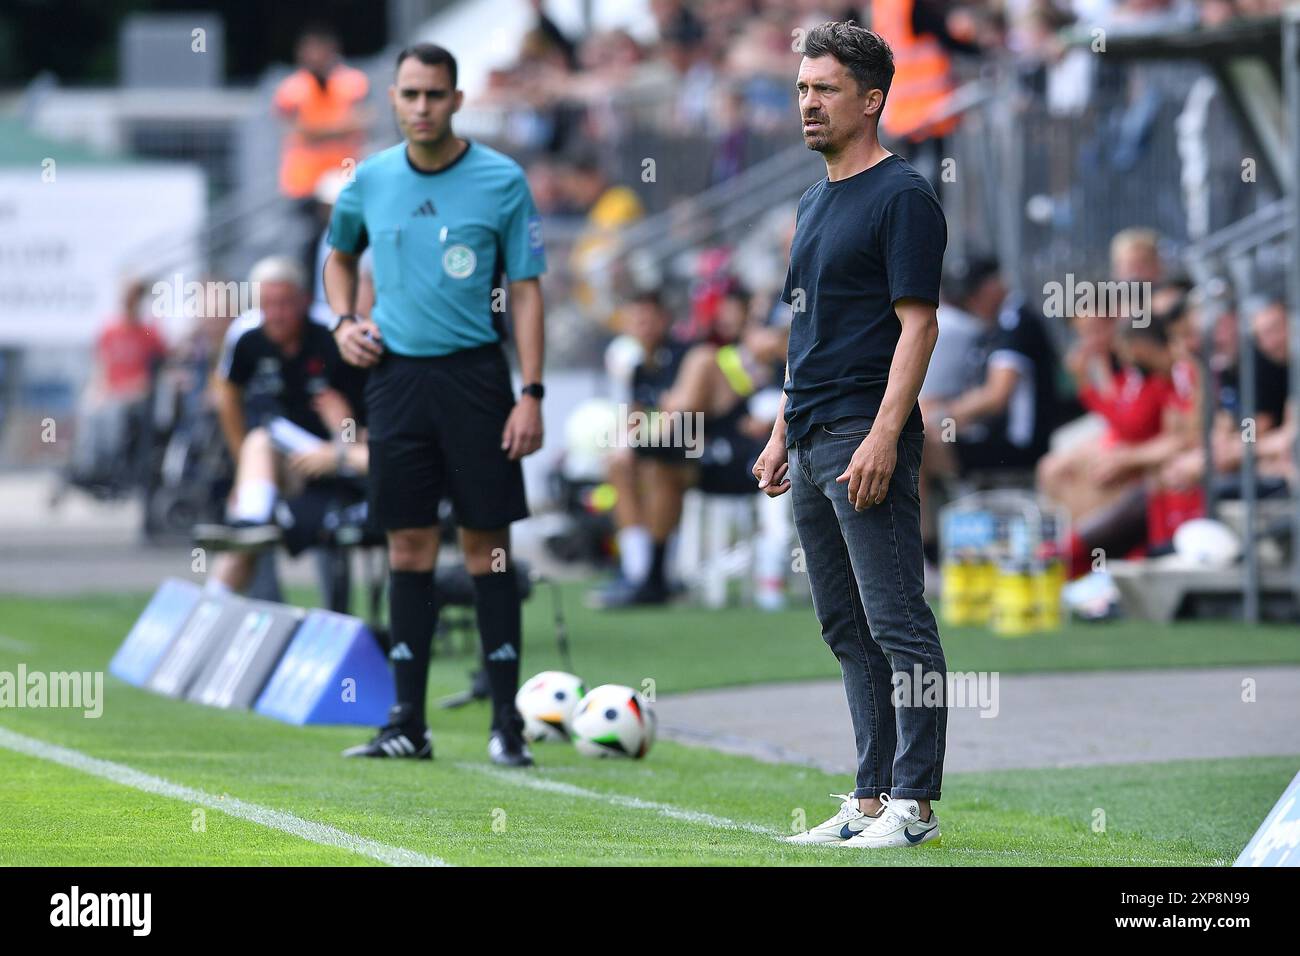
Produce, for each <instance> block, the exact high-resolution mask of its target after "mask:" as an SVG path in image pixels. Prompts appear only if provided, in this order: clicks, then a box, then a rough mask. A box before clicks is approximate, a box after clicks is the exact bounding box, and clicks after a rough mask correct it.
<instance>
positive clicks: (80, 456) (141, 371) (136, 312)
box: [70, 280, 167, 484]
mask: <svg viewBox="0 0 1300 956" xmlns="http://www.w3.org/2000/svg"><path fill="white" fill-rule="evenodd" d="M148 288H149V287H148V285H147V284H146V283H145V282H144V281H142V280H132V281H130V282H128V283H127V284H126V286H125V288H124V289H123V293H122V311H121V312H120V313H119V314H118V315H117V316H115V317H114V318H113V319H112V320H110V321H109V323H108V324H107V325H106V326H105V327H104V329H103V330H102V331H101V332H100V333H99V337H98V338H97V339H96V341H95V370H94V375H93V377H92V379H91V382H90V384H89V386H88V387H87V389H86V393H85V395H84V396H83V398H82V407H81V411H80V423H79V427H78V433H79V434H78V437H77V439H76V443H75V445H74V448H73V454H72V472H71V475H70V479H71V480H72V481H73V482H75V483H78V484H87V483H88V484H98V483H105V484H113V483H115V482H117V481H123V482H126V483H128V484H129V483H130V482H131V481H133V480H134V479H136V478H139V477H140V475H141V473H142V472H141V470H142V468H143V466H144V462H143V451H144V449H143V438H144V431H145V429H146V427H147V424H148V419H149V416H148V412H149V409H148V399H149V392H150V389H151V387H152V385H153V380H154V374H155V372H156V371H157V369H158V366H159V365H161V364H162V362H163V360H164V359H165V358H166V357H167V345H166V343H165V342H164V341H163V337H162V333H161V332H159V331H158V329H157V328H156V327H155V326H153V325H150V324H149V323H147V322H145V320H144V317H143V307H144V300H145V296H146V295H147V293H148Z"/></svg>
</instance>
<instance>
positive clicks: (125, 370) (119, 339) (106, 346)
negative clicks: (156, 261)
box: [95, 281, 167, 402]
mask: <svg viewBox="0 0 1300 956" xmlns="http://www.w3.org/2000/svg"><path fill="white" fill-rule="evenodd" d="M145 291H146V286H145V284H144V282H141V281H134V282H131V283H130V284H129V285H128V286H127V288H126V291H125V293H124V295H123V299H122V313H121V314H120V315H119V316H117V317H116V318H114V319H113V320H112V321H111V322H109V324H108V325H106V326H105V327H104V329H103V331H102V332H100V333H99V338H98V340H97V341H96V342H95V364H96V369H97V371H98V375H99V378H98V381H97V383H96V385H97V392H98V398H99V399H100V401H121V402H131V401H136V400H138V399H140V398H143V397H144V396H145V394H146V393H147V392H148V391H149V382H150V379H151V377H152V372H153V368H154V365H155V364H156V363H157V362H158V361H160V360H161V359H163V358H164V357H165V356H166V355H167V345H166V343H165V342H164V341H163V337H162V334H161V333H160V332H159V331H158V330H157V329H156V328H155V327H154V326H152V325H149V324H147V323H146V322H145V321H144V320H143V319H142V318H141V316H140V307H141V305H142V303H143V301H144V297H145Z"/></svg>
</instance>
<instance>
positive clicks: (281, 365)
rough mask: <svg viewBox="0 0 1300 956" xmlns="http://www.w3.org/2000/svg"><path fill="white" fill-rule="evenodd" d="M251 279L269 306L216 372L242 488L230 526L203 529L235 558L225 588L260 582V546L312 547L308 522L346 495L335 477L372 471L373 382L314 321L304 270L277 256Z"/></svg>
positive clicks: (248, 321) (222, 577) (228, 346)
mask: <svg viewBox="0 0 1300 956" xmlns="http://www.w3.org/2000/svg"><path fill="white" fill-rule="evenodd" d="M249 281H250V282H253V283H256V285H257V288H258V293H259V295H258V298H259V302H260V306H261V307H260V309H258V310H257V311H256V312H252V313H249V314H247V315H245V316H242V317H241V318H240V319H239V320H237V321H236V322H234V323H233V324H232V325H231V326H230V331H229V333H228V334H227V336H226V342H225V349H224V352H223V354H222V357H221V361H220V363H219V366H218V369H217V372H216V374H215V376H214V378H215V381H214V390H215V392H216V407H217V414H218V417H219V419H220V422H221V429H222V433H223V435H224V436H225V439H226V445H227V447H228V448H229V450H230V455H231V458H232V460H234V461H235V462H236V476H235V487H234V489H233V491H232V494H231V500H230V504H229V507H228V509H227V523H226V524H223V525H200V526H198V527H197V528H196V529H195V540H196V542H197V543H198V544H199V545H201V546H203V547H211V548H214V549H219V550H223V551H226V552H227V553H224V554H222V555H221V556H220V558H219V560H218V561H217V562H216V563H215V564H214V566H213V568H212V573H211V576H210V578H209V581H210V585H211V587H213V588H214V589H218V590H221V589H226V590H234V591H239V590H243V589H244V588H245V587H246V586H247V585H248V584H249V583H250V581H251V579H252V576H253V571H254V562H253V554H252V551H253V550H256V549H259V548H263V547H266V546H269V545H274V544H276V543H279V542H280V541H284V542H285V543H286V544H288V545H290V547H291V548H295V549H296V548H299V547H306V546H307V544H308V543H309V542H307V541H305V540H302V539H301V537H300V532H301V530H302V529H303V528H305V527H307V526H309V525H310V523H311V522H310V521H308V520H306V519H307V517H308V516H309V515H313V516H317V517H319V516H321V515H323V514H324V513H325V511H326V509H327V507H328V505H329V503H330V502H331V501H332V500H333V499H334V497H335V493H336V491H339V489H337V488H335V487H333V486H332V485H331V484H330V482H329V480H330V479H332V478H334V477H337V476H338V475H340V474H344V473H350V474H354V475H355V474H364V473H365V472H366V470H367V468H368V465H369V457H368V453H367V450H366V449H367V445H366V442H365V440H364V435H363V434H361V428H362V424H363V422H364V417H363V414H364V408H363V400H362V388H363V382H364V376H363V375H362V374H361V373H360V372H359V371H358V370H357V369H355V368H354V367H352V366H350V365H347V364H345V363H344V361H343V359H342V358H341V357H340V355H339V351H338V347H337V346H336V345H335V344H334V336H333V335H332V334H331V333H330V331H329V329H328V328H327V327H326V326H324V325H322V324H320V323H318V322H314V321H312V320H311V319H310V318H309V317H308V305H309V303H310V295H309V293H308V291H307V281H306V276H305V274H304V272H303V269H302V266H301V265H300V264H299V263H298V262H297V261H296V260H294V259H291V258H288V257H276V256H273V257H270V258H267V259H263V260H261V261H260V262H258V263H257V265H255V266H254V267H253V270H252V272H251V273H250V274H249ZM281 503H283V504H284V505H286V506H287V512H286V509H285V508H282V507H280V505H281ZM304 505H305V507H303V506H304Z"/></svg>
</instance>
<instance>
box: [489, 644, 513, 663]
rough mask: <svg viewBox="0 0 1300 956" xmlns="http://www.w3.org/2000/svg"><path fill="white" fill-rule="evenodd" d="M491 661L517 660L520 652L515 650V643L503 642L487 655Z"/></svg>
mask: <svg viewBox="0 0 1300 956" xmlns="http://www.w3.org/2000/svg"><path fill="white" fill-rule="evenodd" d="M487 659H488V660H490V661H517V660H519V654H518V653H517V652H516V651H515V646H514V645H513V644H502V645H501V646H500V647H498V648H497V649H496V650H495V651H493V652H492V653H491V654H489V655H488V656H487Z"/></svg>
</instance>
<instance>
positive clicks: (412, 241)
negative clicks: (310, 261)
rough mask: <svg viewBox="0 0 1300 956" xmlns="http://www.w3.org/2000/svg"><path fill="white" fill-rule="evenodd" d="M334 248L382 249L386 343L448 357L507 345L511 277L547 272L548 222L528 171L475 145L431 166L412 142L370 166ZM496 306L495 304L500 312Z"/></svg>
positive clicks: (345, 207) (380, 292) (347, 203)
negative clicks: (423, 163) (504, 332)
mask: <svg viewBox="0 0 1300 956" xmlns="http://www.w3.org/2000/svg"><path fill="white" fill-rule="evenodd" d="M329 244H330V245H331V246H333V247H334V248H335V249H339V250H341V251H343V252H349V253H353V254H356V253H360V252H361V251H362V250H364V249H365V248H366V247H367V246H370V247H371V249H372V255H373V257H374V277H375V299H376V301H375V309H374V314H373V315H372V316H371V318H373V319H374V321H375V323H376V324H377V325H378V326H379V331H380V333H381V334H382V335H383V338H384V347H385V348H387V349H390V350H392V351H394V352H396V353H398V354H399V355H410V356H428V355H448V354H450V353H452V352H459V351H462V350H463V349H471V348H475V347H477V346H480V345H488V344H490V343H493V342H498V341H500V339H501V335H500V332H499V328H498V322H497V321H495V320H497V319H498V318H499V315H500V311H501V305H502V294H500V293H495V292H494V290H496V289H499V288H504V282H503V281H502V277H503V275H504V277H505V278H506V279H508V281H511V282H518V281H519V280H521V279H531V278H533V277H535V276H539V275H541V274H542V273H543V272H545V271H546V257H545V255H544V254H543V252H542V222H541V217H540V216H539V215H538V214H537V207H536V206H535V205H534V204H533V197H532V193H530V192H529V190H528V182H527V180H525V179H524V171H523V169H521V168H520V166H519V164H518V163H516V162H515V161H514V160H513V159H510V158H509V157H508V156H505V155H503V154H501V153H498V152H497V151H496V150H494V149H491V148H489V147H487V146H484V145H482V144H481V143H474V142H471V143H470V144H469V146H468V147H467V148H466V150H465V151H464V152H463V153H461V155H460V157H459V158H458V159H457V160H455V161H454V162H453V163H452V164H451V165H450V166H446V167H444V168H443V169H440V170H438V171H437V172H433V173H428V172H422V171H421V170H419V169H416V168H415V167H414V166H413V165H411V161H410V159H409V157H408V156H407V155H406V144H405V143H398V144H397V145H396V146H393V147H392V148H390V149H386V150H384V151H383V152H381V153H376V154H375V155H373V156H371V157H369V158H368V159H366V160H365V161H364V162H362V163H361V164H360V165H359V166H358V167H357V171H356V176H355V177H354V178H353V180H352V182H350V183H348V184H347V186H346V187H344V189H343V192H342V193H340V194H339V198H338V202H337V203H336V204H335V206H334V214H333V216H332V217H331V219H330V229H329ZM494 307H495V310H494Z"/></svg>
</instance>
